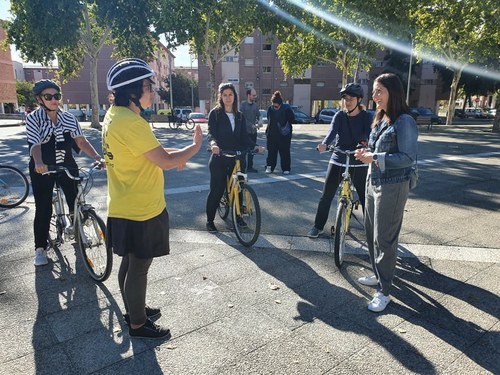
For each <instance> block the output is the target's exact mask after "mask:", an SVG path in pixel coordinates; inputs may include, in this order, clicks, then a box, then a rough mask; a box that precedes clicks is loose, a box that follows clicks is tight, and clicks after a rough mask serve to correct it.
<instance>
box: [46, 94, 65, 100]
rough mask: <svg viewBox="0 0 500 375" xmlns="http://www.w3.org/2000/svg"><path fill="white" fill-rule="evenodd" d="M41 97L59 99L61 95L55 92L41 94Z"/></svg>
mask: <svg viewBox="0 0 500 375" xmlns="http://www.w3.org/2000/svg"><path fill="white" fill-rule="evenodd" d="M42 97H43V98H44V99H45V100H52V99H55V100H61V98H62V95H61V94H59V93H57V94H54V95H52V94H43V95H42Z"/></svg>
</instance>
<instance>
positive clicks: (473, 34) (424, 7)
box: [411, 0, 500, 125]
mask: <svg viewBox="0 0 500 375" xmlns="http://www.w3.org/2000/svg"><path fill="white" fill-rule="evenodd" d="M416 3H417V2H416ZM416 5H418V6H414V7H413V9H412V11H411V18H412V19H413V21H414V22H415V24H416V28H415V44H416V49H417V51H419V52H425V51H429V50H430V51H432V52H433V53H434V54H435V55H436V56H440V57H443V58H444V59H446V60H447V61H448V62H449V63H448V68H449V69H450V70H452V71H453V79H452V83H451V92H450V98H449V101H448V116H447V119H446V124H447V125H451V123H452V120H453V113H454V110H455V99H456V94H457V89H458V85H459V81H460V77H461V75H462V72H463V71H464V69H466V68H467V67H468V66H469V65H470V64H473V63H480V64H481V63H484V62H485V61H486V60H488V59H491V58H493V59H496V60H499V59H500V9H499V6H498V0H484V1H481V2H477V1H473V0H462V1H454V0H426V1H423V2H422V1H418V4H416Z"/></svg>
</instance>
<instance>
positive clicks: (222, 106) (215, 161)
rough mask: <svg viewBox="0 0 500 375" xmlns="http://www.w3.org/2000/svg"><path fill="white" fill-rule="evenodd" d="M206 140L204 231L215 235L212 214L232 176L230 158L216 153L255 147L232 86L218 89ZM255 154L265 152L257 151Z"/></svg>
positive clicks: (261, 148)
mask: <svg viewBox="0 0 500 375" xmlns="http://www.w3.org/2000/svg"><path fill="white" fill-rule="evenodd" d="M207 140H208V144H209V145H210V150H211V152H212V155H211V156H210V160H209V162H208V168H209V170H210V191H209V193H208V197H207V206H206V211H207V231H208V232H210V233H215V232H217V228H216V227H215V224H214V219H215V213H216V212H217V207H218V206H219V202H220V200H221V198H222V195H223V194H224V190H225V188H226V179H227V176H228V175H230V174H231V172H232V170H233V168H234V163H235V160H234V159H233V158H224V157H220V156H219V153H220V151H221V150H228V151H229V150H230V151H245V150H248V149H252V148H255V147H256V145H255V142H254V141H253V140H252V139H251V138H250V135H249V134H248V132H247V129H246V122H245V117H244V116H243V114H242V113H241V112H240V111H238V94H237V93H236V89H235V88H234V86H233V85H232V84H231V83H221V84H220V85H219V95H218V104H217V105H216V106H215V108H213V109H212V110H211V111H210V113H209V114H208V136H207ZM258 151H259V152H264V148H263V147H259V148H258ZM241 163H242V166H241V169H242V170H243V171H244V170H245V160H244V159H242V160H241ZM240 220H241V218H240ZM241 224H243V223H241Z"/></svg>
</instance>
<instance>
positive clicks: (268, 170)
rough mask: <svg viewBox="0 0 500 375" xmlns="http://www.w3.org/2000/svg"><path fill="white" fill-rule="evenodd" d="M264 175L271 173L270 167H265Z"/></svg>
mask: <svg viewBox="0 0 500 375" xmlns="http://www.w3.org/2000/svg"><path fill="white" fill-rule="evenodd" d="M266 173H267V174H269V173H272V171H271V167H270V166H267V167H266Z"/></svg>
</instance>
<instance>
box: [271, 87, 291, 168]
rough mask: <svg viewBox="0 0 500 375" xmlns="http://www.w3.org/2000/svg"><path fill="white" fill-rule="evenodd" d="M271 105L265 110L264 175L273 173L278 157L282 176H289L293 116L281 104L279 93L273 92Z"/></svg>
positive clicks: (285, 106)
mask: <svg viewBox="0 0 500 375" xmlns="http://www.w3.org/2000/svg"><path fill="white" fill-rule="evenodd" d="M271 103H272V105H271V106H270V107H269V108H268V110H267V118H268V125H267V128H266V137H267V162H266V173H272V172H274V169H275V168H276V164H277V162H278V153H279V155H280V163H281V170H282V171H283V174H285V175H288V174H290V170H291V154H290V147H291V144H292V130H293V128H292V124H293V122H294V121H295V115H294V113H293V110H292V108H291V107H290V106H289V105H288V104H285V103H283V98H282V97H281V93H280V92H279V91H275V92H274V94H273V96H272V98H271Z"/></svg>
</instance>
